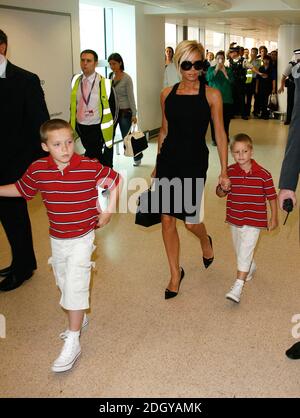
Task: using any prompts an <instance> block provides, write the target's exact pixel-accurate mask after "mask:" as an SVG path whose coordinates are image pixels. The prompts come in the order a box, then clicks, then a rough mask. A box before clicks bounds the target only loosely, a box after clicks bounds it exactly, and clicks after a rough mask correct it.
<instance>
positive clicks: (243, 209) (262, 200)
mask: <svg viewBox="0 0 300 418" xmlns="http://www.w3.org/2000/svg"><path fill="white" fill-rule="evenodd" d="M251 163H252V166H251V170H250V171H249V172H248V173H246V172H245V171H244V170H242V169H241V168H240V166H239V164H237V163H236V164H232V165H230V166H229V167H228V171H227V172H228V176H229V178H230V181H231V190H230V192H229V193H228V195H227V208H226V222H228V223H230V224H232V225H235V226H239V227H241V226H244V225H248V226H254V227H256V228H267V226H268V216H267V205H266V200H272V199H276V198H277V195H276V191H275V188H274V184H273V179H272V176H271V174H270V173H269V172H268V171H267V170H265V169H264V168H263V167H261V166H260V165H258V164H257V163H256V161H254V160H251Z"/></svg>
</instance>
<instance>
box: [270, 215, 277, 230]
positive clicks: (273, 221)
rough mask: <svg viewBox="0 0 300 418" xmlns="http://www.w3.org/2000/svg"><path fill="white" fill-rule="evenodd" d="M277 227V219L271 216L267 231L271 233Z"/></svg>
mask: <svg viewBox="0 0 300 418" xmlns="http://www.w3.org/2000/svg"><path fill="white" fill-rule="evenodd" d="M277 227H278V218H277V216H276V217H273V216H271V219H270V220H269V225H268V230H269V231H273V230H274V229H276V228H277Z"/></svg>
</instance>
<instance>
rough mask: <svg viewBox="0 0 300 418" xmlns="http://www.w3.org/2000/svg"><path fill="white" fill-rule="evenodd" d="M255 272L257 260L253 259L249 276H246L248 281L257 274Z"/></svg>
mask: <svg viewBox="0 0 300 418" xmlns="http://www.w3.org/2000/svg"><path fill="white" fill-rule="evenodd" d="M255 272H256V264H255V261H254V260H253V261H252V263H251V266H250V270H249V273H248V276H247V278H246V282H249V281H250V280H252V278H253V275H254V274H255Z"/></svg>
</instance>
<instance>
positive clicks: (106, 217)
mask: <svg viewBox="0 0 300 418" xmlns="http://www.w3.org/2000/svg"><path fill="white" fill-rule="evenodd" d="M111 217H112V214H111V213H109V212H102V213H100V215H99V216H98V224H97V226H98V227H99V228H102V227H103V226H105V225H107V224H108V223H109V222H110V220H111Z"/></svg>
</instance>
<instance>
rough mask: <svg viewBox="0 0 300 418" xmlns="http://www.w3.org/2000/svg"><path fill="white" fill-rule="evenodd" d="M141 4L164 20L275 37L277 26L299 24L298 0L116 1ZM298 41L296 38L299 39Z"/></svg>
mask: <svg viewBox="0 0 300 418" xmlns="http://www.w3.org/2000/svg"><path fill="white" fill-rule="evenodd" d="M116 1H119V2H122V3H128V4H135V5H137V4H139V5H143V6H144V11H145V13H146V14H152V15H161V16H165V18H166V22H169V23H176V24H178V25H187V26H199V27H202V28H203V27H205V28H206V29H211V30H214V31H219V32H225V33H232V34H233V33H234V34H236V35H240V36H245V37H250V38H259V39H265V40H267V39H269V40H274V41H275V40H277V35H278V28H279V26H280V25H286V24H289V25H290V24H295V25H300V0H208V1H202V0H116ZM299 41H300V39H299Z"/></svg>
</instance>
